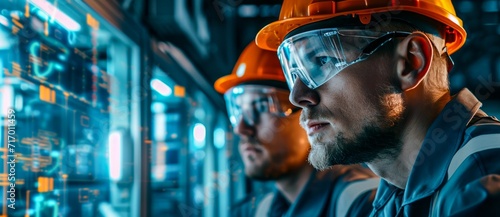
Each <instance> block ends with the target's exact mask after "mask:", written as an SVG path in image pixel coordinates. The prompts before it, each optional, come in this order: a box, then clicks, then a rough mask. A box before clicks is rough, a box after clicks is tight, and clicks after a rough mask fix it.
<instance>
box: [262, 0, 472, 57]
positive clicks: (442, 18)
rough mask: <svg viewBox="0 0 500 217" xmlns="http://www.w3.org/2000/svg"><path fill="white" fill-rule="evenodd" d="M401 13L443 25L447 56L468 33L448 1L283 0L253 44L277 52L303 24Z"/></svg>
mask: <svg viewBox="0 0 500 217" xmlns="http://www.w3.org/2000/svg"><path fill="white" fill-rule="evenodd" d="M400 11H408V12H411V13H415V14H418V15H422V16H424V17H427V18H430V19H432V20H434V21H437V22H438V23H441V24H444V26H445V28H444V29H443V30H442V31H443V32H442V36H443V37H444V39H445V40H446V46H447V49H448V53H449V54H452V53H454V52H455V51H457V50H458V49H459V48H460V47H462V45H463V44H464V43H465V38H466V35H467V34H466V32H465V29H464V28H463V24H462V20H461V19H460V18H458V17H457V16H456V13H455V9H454V8H453V5H452V3H451V0H284V2H283V5H282V6H281V12H280V16H279V20H278V21H275V22H273V23H271V24H269V25H267V26H265V27H264V28H262V29H261V30H260V31H259V33H257V37H256V39H255V41H256V43H257V45H258V46H259V47H260V48H263V49H266V50H273V51H276V50H277V48H278V47H279V45H280V44H281V42H282V41H283V39H284V37H285V36H286V35H287V34H288V33H290V32H291V31H292V30H294V29H296V28H298V27H300V26H303V25H306V24H310V23H314V22H318V21H321V20H326V19H330V18H334V17H340V16H346V15H347V16H353V17H354V16H358V17H359V20H360V22H361V23H363V24H368V23H370V20H371V15H372V14H376V13H388V12H389V13H388V14H387V15H389V16H390V15H394V16H397V14H398V12H400ZM391 12H394V13H391ZM409 21H411V20H409Z"/></svg>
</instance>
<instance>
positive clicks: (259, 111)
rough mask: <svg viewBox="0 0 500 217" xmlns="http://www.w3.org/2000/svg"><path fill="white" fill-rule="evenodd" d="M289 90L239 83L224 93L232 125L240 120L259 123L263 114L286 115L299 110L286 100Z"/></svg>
mask: <svg viewBox="0 0 500 217" xmlns="http://www.w3.org/2000/svg"><path fill="white" fill-rule="evenodd" d="M288 96H289V92H288V91H286V90H281V89H278V88H273V87H269V86H263V85H240V86H236V87H233V88H231V89H229V90H228V91H227V92H226V93H225V94H224V99H225V100H226V106H227V111H228V115H229V120H230V121H231V124H232V125H233V127H236V126H237V125H238V124H239V123H240V121H244V123H245V124H246V125H248V126H255V125H257V124H258V123H259V121H260V118H261V117H262V115H263V114H269V115H272V116H275V117H287V116H289V115H291V114H292V113H294V112H296V111H298V110H299V108H297V107H295V106H293V105H292V104H291V103H290V102H289V100H288Z"/></svg>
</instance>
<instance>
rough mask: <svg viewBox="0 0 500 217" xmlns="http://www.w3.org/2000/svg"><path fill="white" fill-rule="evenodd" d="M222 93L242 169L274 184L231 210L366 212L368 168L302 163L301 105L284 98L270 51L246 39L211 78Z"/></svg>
mask: <svg viewBox="0 0 500 217" xmlns="http://www.w3.org/2000/svg"><path fill="white" fill-rule="evenodd" d="M214 86H215V89H216V90H217V91H218V92H220V93H224V98H225V101H226V105H227V111H228V115H229V119H230V121H231V124H232V125H233V128H234V132H235V133H236V134H237V135H238V136H239V137H240V144H239V146H238V148H239V153H240V155H241V157H242V159H243V163H244V166H245V174H246V175H247V176H248V177H249V178H252V179H255V180H262V181H267V180H272V181H275V183H276V190H275V191H273V192H270V193H267V192H266V193H267V194H266V193H263V194H258V195H250V196H248V197H247V198H246V199H244V200H243V201H242V202H240V203H238V204H237V205H235V206H234V207H233V209H232V211H231V214H232V215H231V216H252V217H253V216H258V217H261V216H280V217H281V216H307V217H316V216H368V215H369V213H370V212H371V210H372V205H371V203H372V201H373V197H374V196H375V191H376V190H375V188H376V186H377V185H378V183H379V179H378V178H374V177H375V176H374V174H373V173H372V172H371V171H370V170H368V169H367V168H363V167H361V166H359V165H356V166H335V167H333V168H332V169H329V170H325V171H322V172H317V171H316V170H315V169H314V168H313V167H312V166H311V165H310V164H308V163H307V155H308V152H309V143H308V141H307V135H306V134H305V131H304V130H303V129H302V128H301V126H300V125H299V117H300V112H298V111H299V110H300V109H298V108H297V107H295V106H293V105H292V104H291V103H290V102H289V101H288V95H289V92H288V90H287V87H286V82H285V78H284V77H283V71H282V70H281V66H280V63H279V60H278V58H277V57H276V53H275V52H270V51H264V50H262V49H259V48H258V47H257V45H255V43H254V42H251V43H250V44H249V45H248V46H247V47H246V48H245V50H244V51H243V53H242V54H241V56H240V58H239V59H238V62H237V63H236V66H235V67H234V70H233V73H232V74H231V75H227V76H224V77H222V78H220V79H218V80H217V81H216V82H215V85H214Z"/></svg>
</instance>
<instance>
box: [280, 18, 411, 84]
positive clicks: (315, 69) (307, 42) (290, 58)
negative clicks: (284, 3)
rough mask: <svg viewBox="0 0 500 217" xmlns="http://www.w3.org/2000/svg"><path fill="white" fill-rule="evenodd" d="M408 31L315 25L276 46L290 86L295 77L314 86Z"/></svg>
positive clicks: (406, 34) (365, 57)
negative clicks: (380, 30) (311, 28)
mask: <svg viewBox="0 0 500 217" xmlns="http://www.w3.org/2000/svg"><path fill="white" fill-rule="evenodd" d="M410 34H411V33H410V32H402V31H393V32H374V31H369V30H357V29H354V30H353V29H350V30H348V29H337V28H329V29H319V30H313V31H308V32H304V33H300V34H297V35H294V36H292V37H289V38H287V39H285V40H284V41H283V43H281V45H280V46H279V47H278V57H279V59H280V62H281V65H282V67H283V71H284V74H285V78H286V80H287V83H288V86H289V88H290V90H292V89H293V85H294V84H295V81H296V79H297V78H300V80H301V81H302V82H303V83H304V84H305V85H306V86H307V87H309V88H311V89H315V88H317V87H319V86H321V85H322V84H324V83H325V82H327V81H328V80H330V79H331V78H332V77H333V76H335V75H337V74H338V73H339V72H340V71H342V70H343V69H345V68H346V67H348V66H350V65H352V64H355V63H358V62H361V61H363V60H365V59H367V58H368V56H369V55H370V54H372V53H374V52H375V51H376V50H377V49H379V48H380V47H382V46H383V45H384V44H386V43H387V42H389V41H391V40H392V39H393V38H395V37H406V36H408V35H410Z"/></svg>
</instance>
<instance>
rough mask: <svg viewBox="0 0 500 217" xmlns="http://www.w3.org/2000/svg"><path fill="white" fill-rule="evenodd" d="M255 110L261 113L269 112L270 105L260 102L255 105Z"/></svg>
mask: <svg viewBox="0 0 500 217" xmlns="http://www.w3.org/2000/svg"><path fill="white" fill-rule="evenodd" d="M255 109H256V110H257V111H258V112H259V113H263V112H267V111H269V105H268V104H267V102H258V103H256V104H255Z"/></svg>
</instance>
